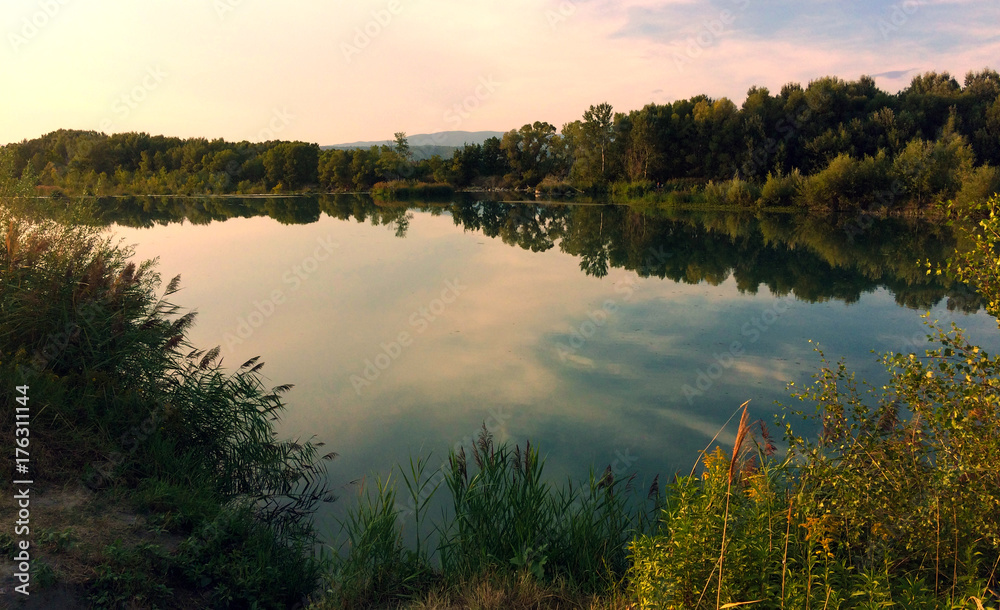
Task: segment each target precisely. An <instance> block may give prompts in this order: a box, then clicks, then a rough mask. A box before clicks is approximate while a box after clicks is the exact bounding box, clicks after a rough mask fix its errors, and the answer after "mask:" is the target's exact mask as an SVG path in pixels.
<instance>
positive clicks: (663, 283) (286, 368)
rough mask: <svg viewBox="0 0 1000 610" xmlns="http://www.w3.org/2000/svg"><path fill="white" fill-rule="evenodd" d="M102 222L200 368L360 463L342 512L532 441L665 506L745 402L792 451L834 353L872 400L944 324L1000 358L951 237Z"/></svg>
mask: <svg viewBox="0 0 1000 610" xmlns="http://www.w3.org/2000/svg"><path fill="white" fill-rule="evenodd" d="M95 205H96V206H98V208H99V209H100V210H101V216H102V217H103V218H104V220H105V222H109V223H116V224H115V225H114V231H115V232H116V233H117V234H118V235H120V236H121V237H122V238H123V239H124V240H125V242H126V243H131V244H135V250H136V253H137V255H138V256H139V257H141V258H152V257H159V266H158V268H159V270H160V272H161V274H162V275H163V277H164V280H167V279H169V278H170V277H172V276H173V275H175V274H178V273H179V274H181V275H182V282H181V286H182V290H181V292H180V293H178V294H177V295H175V297H174V300H175V301H176V302H178V303H179V304H181V305H183V306H185V307H187V308H195V309H197V310H198V312H199V313H198V321H197V325H196V326H195V328H194V329H193V332H192V333H191V337H192V340H193V342H194V344H195V345H197V346H199V347H205V348H208V347H212V346H215V345H221V346H222V354H223V356H224V358H225V362H226V363H227V364H228V365H229V366H230V367H231V368H235V367H236V366H238V365H239V364H241V363H243V362H244V361H246V360H248V359H249V358H251V357H253V356H257V355H260V356H262V359H263V360H264V361H265V362H266V363H267V365H266V367H265V368H264V370H263V372H264V374H266V376H267V382H268V383H269V384H271V385H279V384H284V383H292V384H294V385H295V389H294V390H292V392H291V393H289V394H288V395H287V403H288V407H289V408H288V411H287V413H286V414H285V416H284V418H283V420H282V422H281V426H280V428H281V433H282V434H283V435H287V436H297V437H301V438H309V437H315V438H316V440H321V441H324V442H325V443H326V447H325V449H327V450H333V451H337V452H338V453H339V454H340V457H339V458H338V459H337V460H335V461H334V462H332V463H331V464H330V476H331V482H332V484H333V486H334V487H335V488H336V489H337V493H338V495H341V496H342V497H344V496H349V495H350V493H351V492H350V490H351V489H353V487H352V486H350V485H349V483H350V482H351V481H354V480H357V479H360V478H362V477H365V476H368V477H370V476H371V475H372V474H373V473H382V474H383V475H384V474H385V473H387V472H389V471H390V469H392V468H393V466H394V465H396V464H401V463H404V462H406V461H407V460H408V459H409V457H411V456H421V455H427V454H428V453H432V454H433V457H432V459H433V460H435V462H434V463H435V464H440V463H441V462H442V461H443V460H445V459H446V458H447V452H448V449H449V448H451V447H455V446H457V445H458V444H461V443H464V444H465V445H466V447H467V448H468V447H469V445H470V444H471V442H472V440H473V438H474V437H475V436H476V435H477V433H478V431H479V430H480V428H481V427H482V426H483V425H484V424H485V425H486V426H487V427H488V428H489V429H490V430H491V431H492V432H493V433H494V434H495V436H496V437H497V438H498V439H499V440H501V441H509V442H510V443H512V444H513V443H520V444H521V445H522V446H523V443H524V442H525V440H526V439H530V440H531V442H532V445H536V446H538V447H540V448H541V452H542V455H543V456H545V457H546V460H547V461H546V472H547V473H548V474H549V476H551V477H553V478H555V479H557V480H560V479H565V477H570V478H572V479H574V480H580V479H583V478H585V477H586V476H587V473H588V471H589V470H590V469H591V468H593V469H594V470H596V471H598V472H600V471H603V470H604V469H605V467H606V466H609V465H610V466H611V467H612V470H613V471H614V472H615V473H616V474H619V475H621V474H627V473H631V472H637V473H639V477H640V479H641V480H642V481H643V482H645V483H648V482H649V481H650V480H651V479H652V477H653V476H654V474H656V473H661V474H663V475H665V476H670V475H672V474H673V473H674V472H677V471H682V472H687V471H690V469H691V468H692V465H693V464H694V463H695V462H696V461H697V459H698V452H699V451H700V450H701V449H703V448H705V446H706V445H707V444H708V443H709V441H710V440H711V439H712V437H713V436H715V435H716V433H717V432H718V431H719V429H720V428H721V427H722V425H723V424H724V423H725V422H726V421H727V420H728V419H729V417H730V416H731V415H732V414H733V412H734V410H735V409H736V408H737V407H738V406H739V405H740V404H741V403H742V402H743V401H746V400H750V401H751V402H750V410H751V414H752V416H753V417H754V418H763V419H764V420H765V421H766V422H767V423H768V424H769V425H770V427H771V429H772V431H774V433H775V434H776V435H777V436H778V437H779V438H780V434H781V433H780V431H779V430H775V426H774V425H773V422H774V419H775V414H776V413H777V412H778V410H779V409H780V407H779V406H777V405H776V404H775V403H776V401H778V402H781V403H783V404H788V405H791V404H793V402H794V403H796V404H801V403H798V401H793V400H792V399H790V398H789V390H788V389H787V384H788V383H789V382H794V383H795V384H796V385H802V384H804V383H807V382H808V381H809V380H810V376H811V375H812V374H813V373H814V372H815V371H816V370H817V368H818V366H819V356H818V354H817V353H815V352H814V351H813V349H814V347H815V346H816V345H819V346H821V347H822V349H823V350H824V352H825V354H826V356H827V358H828V359H829V360H831V361H836V360H837V359H839V358H841V357H843V358H846V360H847V363H848V366H849V367H850V368H851V369H853V370H855V371H857V373H858V376H859V377H860V378H867V379H869V380H871V381H872V382H873V383H881V382H883V381H884V380H885V379H886V378H887V377H886V374H885V372H884V370H883V369H882V367H881V365H880V364H878V362H877V357H876V355H875V354H873V353H872V350H875V351H876V352H886V351H913V350H921V349H923V343H924V336H925V335H926V332H927V330H926V328H925V326H924V325H923V319H922V317H921V316H922V314H923V313H925V312H927V311H929V312H930V315H931V317H932V318H937V319H941V320H942V321H945V322H950V321H955V322H957V323H958V324H959V325H960V326H962V327H964V328H966V329H967V330H968V331H969V334H970V336H971V337H972V338H973V340H974V341H976V342H978V343H979V344H980V345H983V346H984V347H985V348H986V349H987V350H988V351H991V352H994V351H996V349H997V348H998V347H1000V340H998V337H1000V333H998V332H997V328H996V323H995V321H994V320H993V319H992V318H990V317H989V316H987V315H986V314H985V313H982V311H981V310H978V307H977V303H976V298H975V297H974V295H973V296H972V297H970V296H969V295H968V294H967V293H966V291H963V290H962V289H961V287H957V286H951V285H948V284H947V283H943V282H942V281H941V280H940V278H936V277H934V276H928V275H927V274H926V273H925V271H924V270H923V269H920V268H919V267H918V266H917V262H918V260H925V259H930V260H932V261H941V260H944V258H945V257H946V256H947V255H948V253H949V252H950V251H951V250H952V248H953V247H954V245H955V239H954V237H953V236H952V235H951V233H950V229H948V228H947V227H945V226H942V224H941V223H935V222H916V221H905V222H904V221H902V220H892V219H881V220H873V219H868V218H825V219H824V218H815V217H808V216H801V215H791V214H779V215H759V216H755V215H752V214H735V213H722V212H687V213H684V212H670V213H668V212H663V211H659V212H657V211H648V212H642V211H639V210H636V209H630V208H628V207H623V206H613V205H566V204H559V203H555V204H553V203H543V204H539V203H534V202H501V201H486V200H478V199H477V198H476V197H474V196H461V197H457V198H456V199H455V200H454V201H450V202H444V203H440V204H420V205H418V206H415V207H411V206H407V205H406V204H391V205H390V204H378V205H377V204H376V203H375V202H373V201H372V200H371V199H368V198H365V197H363V196H342V197H340V196H338V197H332V196H331V197H321V198H316V197H312V198H308V197H305V198H259V199H228V198H221V199H148V200H147V199H126V200H115V201H114V202H98V203H97V204H95ZM810 341H812V342H813V343H810ZM734 427H735V426H731V427H730V429H729V430H727V431H726V432H724V433H723V434H721V435H720V436H719V439H720V441H721V442H722V443H723V444H724V445H731V443H732V440H733V434H732V432H733V428H734ZM348 502H349V500H347V499H346V498H345V499H344V500H341V501H339V502H337V503H336V504H335V506H338V505H339V506H340V507H341V508H342V507H343V505H345V504H346V503H348ZM338 510H339V509H338Z"/></svg>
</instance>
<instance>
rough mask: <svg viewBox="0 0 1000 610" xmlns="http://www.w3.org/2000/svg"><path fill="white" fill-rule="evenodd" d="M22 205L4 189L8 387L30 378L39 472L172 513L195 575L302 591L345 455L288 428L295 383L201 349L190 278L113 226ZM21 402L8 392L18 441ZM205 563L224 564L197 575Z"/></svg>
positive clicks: (270, 595)
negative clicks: (126, 240) (268, 381)
mask: <svg viewBox="0 0 1000 610" xmlns="http://www.w3.org/2000/svg"><path fill="white" fill-rule="evenodd" d="M2 163H3V160H2V159H0V165H2ZM0 169H2V168H0ZM15 187H16V185H15ZM0 189H5V191H4V192H0V195H8V196H9V195H11V194H17V193H13V192H12V191H14V190H16V188H12V187H11V183H10V182H9V181H6V182H4V181H2V180H0ZM17 207H19V206H18V203H17V202H16V201H14V200H11V199H9V198H7V199H4V198H2V197H0V236H2V238H3V244H2V247H0V386H2V387H7V388H12V387H14V386H15V385H29V386H30V388H31V401H32V406H33V410H32V423H31V438H32V465H33V467H34V469H35V470H34V471H33V472H32V475H33V477H34V479H35V481H36V483H37V484H39V485H44V484H46V483H55V484H64V483H67V482H72V481H74V480H81V479H82V480H83V481H84V482H85V483H86V484H88V485H89V486H90V487H91V488H92V489H94V490H98V491H102V490H110V491H111V492H113V493H115V494H119V495H121V496H122V497H126V498H129V501H131V502H134V503H135V504H136V505H137V506H139V507H141V508H144V509H146V510H150V511H159V512H161V514H163V516H164V517H165V518H166V519H165V521H164V522H165V523H167V524H168V525H169V526H170V527H171V528H173V529H174V531H175V532H176V533H178V534H180V535H182V536H187V537H189V541H190V542H191V544H190V545H188V546H187V547H183V546H182V548H186V549H187V550H186V551H184V552H180V553H178V554H177V555H176V556H174V557H173V561H175V565H176V569H177V570H178V572H177V573H178V574H179V576H178V578H180V582H182V583H186V584H185V585H184V586H190V587H194V588H199V587H204V586H206V585H205V584H204V582H209V583H211V586H212V588H213V590H219V587H229V589H230V590H231V591H235V590H237V589H239V590H241V591H242V592H241V593H240V594H239V596H237V598H239V599H246V600H256V602H257V603H258V604H259V605H261V606H262V607H285V606H287V605H288V604H292V603H295V602H297V601H299V600H300V599H301V598H302V596H303V595H305V594H307V593H309V592H310V591H311V590H312V589H313V587H314V586H315V584H316V582H317V580H318V576H319V574H320V573H321V571H323V569H324V563H323V561H321V560H320V559H319V557H318V556H317V555H316V554H315V553H314V550H313V544H314V542H315V532H314V531H313V529H312V524H311V521H310V517H311V515H312V513H313V512H314V510H315V509H316V507H317V506H318V505H319V503H321V502H323V501H328V500H331V499H332V498H331V497H330V495H329V494H328V493H327V491H326V487H325V486H326V477H325V469H324V464H325V463H326V461H327V460H329V459H332V458H333V457H334V454H326V455H321V453H320V447H321V446H322V443H313V442H311V441H296V440H282V439H279V438H278V437H277V435H276V432H275V421H276V420H277V419H278V417H279V416H280V414H281V411H282V410H283V409H284V404H283V402H282V400H281V395H282V394H283V393H284V392H286V391H287V390H288V389H289V386H279V387H277V388H273V389H267V388H266V387H265V386H264V385H263V383H262V379H261V376H260V367H261V366H262V365H261V364H260V363H258V361H257V359H252V360H250V361H249V362H247V363H245V364H244V365H243V366H241V367H239V368H238V369H237V370H235V371H231V372H230V371H226V370H224V369H223V368H222V367H221V365H220V364H219V357H220V354H219V351H218V349H217V348H216V349H213V350H208V351H204V350H197V349H195V348H193V347H192V346H191V345H190V344H189V343H188V341H187V338H186V333H187V330H188V329H189V328H190V326H191V325H192V324H193V322H194V315H193V314H190V313H187V314H185V313H182V312H181V311H180V309H179V308H178V307H177V306H176V305H174V304H173V303H171V302H170V298H171V297H172V295H173V294H174V293H175V292H176V291H177V289H178V287H179V277H175V278H174V279H173V280H171V281H170V282H168V283H167V285H166V286H165V288H164V289H163V290H162V291H161V290H159V289H158V286H160V278H159V276H158V275H157V273H156V272H155V267H154V264H153V263H152V262H145V263H140V264H136V263H135V262H133V261H132V260H131V254H132V253H131V251H130V250H129V249H127V248H124V247H122V246H121V245H120V244H118V243H116V242H114V241H113V240H112V239H111V238H109V237H108V236H107V235H106V234H104V233H102V232H100V231H98V230H96V229H91V228H86V227H82V226H80V225H66V224H60V223H57V222H54V221H50V220H42V219H38V218H35V217H33V216H32V215H31V214H30V213H29V212H27V211H25V210H15V208H17ZM14 406H15V405H14V403H13V398H12V396H11V394H10V393H9V392H7V393H3V394H2V396H0V407H2V411H3V413H6V414H7V415H6V416H5V417H4V418H3V424H2V425H0V442H3V444H5V445H12V444H13V439H14V430H13V426H12V422H13V420H14V418H13V416H12V413H13V408H14ZM10 468H11V466H10V464H9V463H5V465H4V466H3V471H4V473H3V476H5V477H8V480H9V477H10V475H11V474H12V473H11V472H10ZM167 517H169V518H167ZM213 523H214V524H216V525H214V526H211V524H213ZM209 526H211V527H214V530H212V531H214V532H215V533H214V534H212V536H214V537H212V536H210V537H209V538H207V539H206V538H205V536H206V531H208V530H206V529H205V528H206V527H209ZM198 540H201V542H197V541H198ZM213 541H214V542H213ZM213 545H214V546H213ZM205 549H215V550H213V551H211V552H209V551H206V550H205ZM195 558H198V559H195ZM192 562H193V563H192ZM147 563H148V562H147ZM264 563H267V565H264ZM196 564H198V565H201V567H202V568H203V569H208V570H211V571H212V576H211V577H210V578H208V579H207V580H205V579H203V578H202V576H200V575H199V576H197V577H195V576H193V575H192V574H195V573H196V572H197V570H195V571H192V570H193V567H192V566H196ZM136 565H139V566H141V565H145V564H143V562H138V563H137V564H136ZM184 566H189V567H192V569H188V568H185V567H184ZM172 573H173V572H172ZM185 575H187V576H185ZM150 577H151V578H153V577H155V575H150ZM139 580H141V578H140V579H139ZM115 582H121V581H120V580H115V579H111V580H105V581H95V582H94V583H93V586H94V587H95V588H96V589H95V592H94V598H93V599H94V600H97V599H116V595H119V594H124V593H122V592H118V593H115V592H109V591H107V590H105V589H104V588H105V587H106V586H114V585H113V583H115ZM228 597H229V598H232V595H229V596H228ZM220 599H221V598H220ZM233 599H235V598H233ZM95 603H96V602H95ZM220 603H221V602H220ZM247 603H250V601H248V602H247Z"/></svg>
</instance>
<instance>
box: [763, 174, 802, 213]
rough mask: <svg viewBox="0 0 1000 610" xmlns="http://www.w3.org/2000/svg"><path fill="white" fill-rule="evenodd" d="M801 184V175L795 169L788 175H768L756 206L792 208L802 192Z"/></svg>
mask: <svg viewBox="0 0 1000 610" xmlns="http://www.w3.org/2000/svg"><path fill="white" fill-rule="evenodd" d="M802 183H803V178H802V174H800V173H799V170H797V169H794V170H792V172H791V173H790V174H781V173H780V172H779V173H777V174H773V173H768V174H767V180H766V181H765V182H764V186H763V187H761V190H760V199H759V200H758V204H759V205H761V206H762V207H778V206H781V207H787V206H793V205H795V203H796V200H797V199H798V197H799V193H800V191H801V190H802Z"/></svg>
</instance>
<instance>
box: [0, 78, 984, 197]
mask: <svg viewBox="0 0 1000 610" xmlns="http://www.w3.org/2000/svg"><path fill="white" fill-rule="evenodd" d="M395 136H396V138H395V142H394V143H392V144H386V145H382V146H373V147H370V148H358V149H347V150H337V149H332V150H322V149H321V148H320V147H319V146H318V145H317V144H313V143H307V142H279V141H271V142H262V143H252V142H247V141H243V142H237V143H231V142H226V141H224V140H221V139H217V140H207V139H204V138H192V139H180V138H170V137H165V136H150V135H148V134H145V133H124V134H113V135H110V136H108V135H105V134H101V133H96V132H87V131H71V130H59V131H56V132H52V133H50V134H47V135H45V136H42V137H40V138H37V139H34V140H26V141H23V142H21V143H18V144H12V145H9V146H10V147H12V148H13V149H14V154H15V168H16V171H17V172H19V175H25V172H27V173H28V174H27V175H32V176H34V177H35V179H36V181H37V184H39V185H40V186H41V187H42V188H43V190H49V191H51V190H53V189H60V190H63V191H66V192H68V193H74V194H76V193H87V194H122V193H128V194H224V193H262V192H295V191H303V190H312V191H325V192H334V191H369V190H373V189H377V188H378V187H379V186H380V185H383V186H384V185H386V184H397V183H400V184H402V183H406V184H414V183H421V182H428V183H443V184H448V185H451V186H453V187H455V188H482V189H537V190H541V191H546V192H588V193H611V194H612V195H614V196H615V197H617V198H618V199H635V198H644V197H654V198H655V197H662V198H666V199H667V200H676V201H684V200H697V201H701V202H706V203H717V204H724V205H737V206H803V207H823V208H835V209H836V208H853V207H865V208H873V207H880V208H885V207H890V208H892V207H903V206H911V205H916V206H923V205H927V204H929V203H932V202H934V201H938V200H943V199H952V198H958V199H959V200H964V201H969V202H972V201H979V200H985V198H986V197H988V196H989V195H990V194H992V193H993V192H996V191H997V190H1000V169H998V167H1000V75H998V73H997V72H996V71H995V70H991V69H984V70H982V71H979V72H969V73H968V74H967V75H966V76H965V79H964V81H963V83H962V84H959V82H958V80H957V79H956V78H954V77H952V76H951V75H950V74H949V73H947V72H941V73H937V72H928V73H925V74H921V75H918V76H916V77H914V78H913V79H912V81H911V83H910V85H909V86H908V87H907V88H905V89H904V90H902V91H900V92H899V93H897V94H889V93H887V92H885V91H882V90H880V89H879V88H878V87H877V86H876V85H875V81H874V79H872V78H871V77H868V76H862V77H860V78H859V79H858V80H855V81H845V80H843V79H840V78H837V77H823V78H819V79H816V80H814V81H812V82H810V83H809V84H808V85H807V86H805V87H803V86H802V85H800V84H797V83H790V84H787V85H785V86H783V87H782V88H781V90H780V91H779V92H778V93H777V94H776V95H772V93H771V92H770V91H769V90H768V89H767V88H765V87H752V88H751V89H750V90H749V91H748V93H747V96H746V99H745V100H744V102H743V104H742V106H737V105H736V103H734V102H733V101H732V100H730V99H728V98H725V97H723V98H720V99H713V98H710V97H708V96H705V95H698V96H695V97H692V98H690V99H683V100H677V101H675V102H672V103H668V104H648V105H646V106H645V107H643V108H641V109H639V110H633V111H630V112H627V113H622V112H615V111H614V110H613V108H612V107H611V105H609V104H607V103H602V104H597V105H593V106H591V107H590V108H588V109H587V110H586V111H585V112H584V113H583V117H582V118H581V119H579V120H576V121H573V122H570V123H567V124H565V125H563V126H562V129H557V128H556V126H554V125H552V124H550V123H547V122H544V121H536V122H534V123H531V124H526V125H524V126H522V127H520V128H519V129H512V130H510V131H508V132H507V133H505V134H504V135H503V137H502V138H490V139H489V140H486V141H485V142H483V143H482V144H467V145H465V146H463V147H461V148H458V149H456V150H455V151H454V152H453V154H452V155H451V157H450V158H448V157H442V156H440V155H435V156H433V157H431V158H429V159H423V160H415V159H414V158H413V155H412V154H411V153H410V150H409V146H408V144H407V140H406V135H405V133H397V134H395Z"/></svg>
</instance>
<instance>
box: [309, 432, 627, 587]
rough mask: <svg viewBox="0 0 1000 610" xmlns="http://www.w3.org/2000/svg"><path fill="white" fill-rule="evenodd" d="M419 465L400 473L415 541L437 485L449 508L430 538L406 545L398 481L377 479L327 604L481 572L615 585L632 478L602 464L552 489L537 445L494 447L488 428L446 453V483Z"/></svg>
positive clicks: (355, 513)
mask: <svg viewBox="0 0 1000 610" xmlns="http://www.w3.org/2000/svg"><path fill="white" fill-rule="evenodd" d="M423 464H426V462H416V463H411V468H410V471H409V472H408V473H407V472H405V471H402V470H401V473H402V478H403V479H404V481H405V482H406V489H407V491H408V492H409V493H410V496H411V497H410V503H409V504H410V506H411V507H415V509H416V510H413V511H412V512H410V515H411V516H412V519H413V521H412V525H413V526H414V527H415V529H416V534H417V539H418V540H419V541H423V540H425V538H424V535H425V533H427V532H426V525H427V524H425V523H423V519H424V515H423V513H422V512H421V511H422V509H423V508H425V507H426V506H427V505H428V503H429V501H430V499H431V498H432V497H433V496H434V495H435V494H436V493H438V492H439V491H440V492H441V493H446V494H447V502H448V508H449V510H448V511H447V512H445V513H444V514H443V516H442V518H441V519H440V520H438V521H436V522H433V523H432V524H431V529H432V531H433V533H435V534H436V535H437V543H436V544H435V545H434V546H433V548H429V547H428V546H426V545H424V546H421V544H423V542H418V544H417V546H416V549H412V548H405V547H404V545H403V535H402V529H401V528H402V527H404V526H405V522H404V520H403V519H402V518H401V516H400V513H401V510H400V509H401V507H400V506H399V505H398V504H397V499H396V488H395V486H394V485H393V484H391V481H381V480H377V481H376V488H375V489H374V490H373V491H372V493H370V494H368V495H363V496H362V498H361V501H360V502H359V505H358V506H357V507H356V508H353V509H351V510H350V512H349V514H348V517H347V518H346V519H345V520H344V522H343V523H342V525H343V530H344V533H345V535H346V538H347V545H348V547H347V549H346V551H345V553H344V554H343V556H342V557H341V558H340V559H339V560H338V561H337V565H336V568H335V570H334V573H333V577H332V579H331V583H332V585H331V586H332V591H333V592H334V596H333V597H332V598H331V600H329V603H330V605H340V606H343V607H356V606H359V605H373V604H377V603H385V602H386V601H388V600H396V602H399V601H400V600H403V599H409V598H412V597H413V596H414V595H416V594H418V593H420V592H422V591H426V590H427V589H428V587H429V586H430V585H432V584H434V583H437V584H439V585H443V586H449V585H452V586H454V585H460V584H462V583H470V582H481V581H483V580H484V579H485V580H490V581H493V582H497V581H502V582H506V583H512V582H515V581H518V582H520V581H522V580H523V579H530V580H531V581H533V582H535V583H538V584H539V585H540V586H542V587H555V588H557V589H558V588H560V587H562V588H564V589H567V590H569V591H572V592H575V593H576V594H588V593H589V594H595V593H608V592H610V591H615V590H618V589H619V587H620V585H621V582H622V579H623V577H624V575H625V572H626V570H627V551H626V545H627V543H628V540H629V539H630V538H631V536H632V535H633V534H634V533H635V532H636V531H638V529H639V528H640V527H641V526H642V524H643V523H644V521H643V518H642V516H643V511H644V503H643V502H642V501H641V499H640V498H638V497H637V494H636V493H635V490H634V489H633V487H632V482H633V481H632V478H631V477H630V478H616V477H615V476H614V474H613V473H612V472H611V470H610V468H608V469H607V470H606V471H605V472H604V474H603V475H601V476H600V477H596V476H594V475H591V477H590V479H589V481H588V482H587V483H586V484H585V485H583V486H582V487H581V486H573V485H571V484H567V485H565V486H562V487H557V486H555V485H553V484H552V483H550V482H548V481H547V480H546V479H545V478H544V477H543V470H544V461H543V460H542V459H541V458H540V457H539V454H538V450H537V448H535V447H532V446H531V445H530V443H529V444H527V445H526V446H525V448H524V449H523V450H522V449H521V447H520V446H519V445H515V447H514V448H513V449H511V448H510V447H509V446H508V445H505V444H504V445H500V446H496V445H495V444H494V442H493V438H492V436H491V434H490V433H489V432H488V431H487V430H486V429H485V427H484V429H483V430H482V432H481V433H480V435H479V438H478V440H477V442H476V443H475V444H474V445H473V446H472V447H471V448H470V451H469V453H466V451H465V448H464V447H463V448H461V449H460V450H459V451H458V452H452V453H451V454H450V457H449V462H448V466H447V468H446V471H445V473H444V475H445V476H444V482H443V485H432V486H431V487H429V488H428V486H427V485H428V481H429V479H428V477H427V476H426V472H425V469H424V468H423V466H422V465H423Z"/></svg>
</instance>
